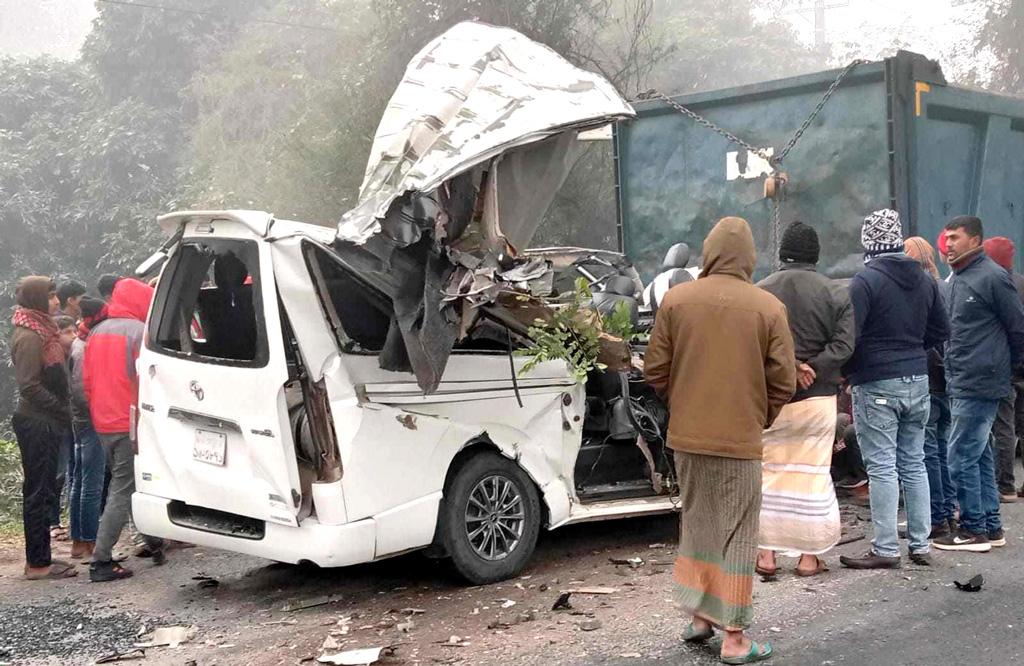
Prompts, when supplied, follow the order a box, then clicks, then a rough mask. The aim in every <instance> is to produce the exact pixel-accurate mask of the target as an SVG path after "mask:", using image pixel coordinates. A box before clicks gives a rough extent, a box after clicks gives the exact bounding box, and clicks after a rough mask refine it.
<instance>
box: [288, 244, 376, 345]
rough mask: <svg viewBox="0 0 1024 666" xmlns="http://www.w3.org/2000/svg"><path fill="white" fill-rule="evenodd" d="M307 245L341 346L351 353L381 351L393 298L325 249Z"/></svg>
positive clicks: (326, 311)
mask: <svg viewBox="0 0 1024 666" xmlns="http://www.w3.org/2000/svg"><path fill="white" fill-rule="evenodd" d="M305 248H306V249H305V254H306V264H307V266H308V267H309V271H310V276H311V277H312V278H313V284H315V285H316V286H317V294H318V296H319V297H320V303H321V305H322V306H323V308H324V315H325V316H326V317H327V320H328V321H329V322H330V324H331V328H332V329H333V330H334V335H335V337H336V338H337V340H338V346H339V347H340V348H341V350H342V351H344V352H349V353H367V354H377V353H380V351H381V350H382V349H384V343H385V341H386V340H387V336H388V329H389V328H390V326H391V317H392V308H391V302H390V301H389V300H388V298H387V297H386V296H384V295H383V294H380V293H379V292H377V291H376V290H374V289H372V288H370V287H369V286H367V285H366V284H365V283H364V282H362V281H361V280H359V279H358V278H357V277H356V276H355V275H354V274H353V273H352V272H351V271H350V270H349V269H348V268H346V267H344V266H343V265H342V264H341V263H340V262H338V261H337V260H336V259H335V258H334V257H332V256H331V255H330V254H328V253H327V252H325V251H324V250H323V249H321V248H319V247H317V246H315V245H313V244H307V245H306V246H305Z"/></svg>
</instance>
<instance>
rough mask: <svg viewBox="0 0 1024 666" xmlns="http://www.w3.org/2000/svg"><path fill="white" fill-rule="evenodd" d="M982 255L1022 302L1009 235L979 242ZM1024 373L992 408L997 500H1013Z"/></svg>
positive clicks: (1022, 279)
mask: <svg viewBox="0 0 1024 666" xmlns="http://www.w3.org/2000/svg"><path fill="white" fill-rule="evenodd" d="M982 247H984V248H985V254H987V255H988V257H989V258H990V259H991V260H992V261H994V262H996V263H997V264H999V265H1000V266H1001V267H1002V268H1004V269H1006V272H1007V273H1009V274H1010V279H1012V280H1013V286H1014V287H1016V288H1017V295H1018V296H1020V298H1021V302H1024V275H1021V274H1020V273H1016V272H1014V270H1013V255H1014V250H1015V247H1014V244H1013V241H1012V240H1010V239H1009V238H1005V237H1003V236H994V237H992V238H986V239H985V242H984V243H983V244H982ZM1022 417H1024V375H1022V374H1021V373H1020V372H1015V373H1013V379H1012V380H1011V384H1010V394H1009V395H1007V396H1006V397H1005V398H1003V399H1002V400H1001V401H1000V402H999V409H998V411H996V422H995V423H994V424H993V425H992V437H993V438H994V439H995V447H996V448H995V459H996V487H997V488H998V489H999V501H1000V502H1002V503H1005V504H1011V503H1013V502H1016V501H1017V487H1016V480H1015V479H1014V478H1013V465H1014V462H1015V460H1016V458H1017V438H1018V437H1019V436H1020V435H1021V434H1024V424H1022V422H1021V421H1022Z"/></svg>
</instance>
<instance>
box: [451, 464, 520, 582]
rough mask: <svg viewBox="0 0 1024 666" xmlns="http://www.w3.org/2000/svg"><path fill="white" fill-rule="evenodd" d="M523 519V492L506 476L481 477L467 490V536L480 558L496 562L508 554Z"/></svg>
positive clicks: (515, 540)
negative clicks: (471, 488) (470, 489)
mask: <svg viewBox="0 0 1024 666" xmlns="http://www.w3.org/2000/svg"><path fill="white" fill-rule="evenodd" d="M525 522H526V514H525V513H524V511H523V496H522V493H520V492H519V489H518V488H517V487H516V485H515V483H514V482H513V481H512V480H511V479H509V478H508V477H505V476H502V475H500V474H495V475H491V476H487V477H484V478H483V479H481V480H480V482H479V483H477V484H476V486H474V488H473V491H472V492H471V493H469V499H468V500H467V501H466V511H465V527H466V536H467V537H468V538H469V545H470V546H471V547H472V548H473V551H474V552H475V553H476V554H477V555H478V556H479V557H480V558H482V559H484V560H487V561H488V562H496V561H499V560H503V559H505V558H506V557H508V556H509V555H511V554H512V552H513V551H514V550H515V549H516V547H517V546H518V545H519V542H520V541H521V540H522V538H523V528H524V525H525Z"/></svg>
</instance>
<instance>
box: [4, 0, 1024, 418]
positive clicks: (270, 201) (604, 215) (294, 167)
mask: <svg viewBox="0 0 1024 666" xmlns="http://www.w3.org/2000/svg"><path fill="white" fill-rule="evenodd" d="M815 4H816V3H815V2H814V1H813V0H804V1H803V2H799V1H796V0H794V1H786V0H520V1H510V0H449V1H441V0H139V1H138V2H135V1H134V0H101V1H99V2H94V1H93V0H0V309H2V310H3V312H5V313H9V312H10V308H11V307H12V305H13V301H12V295H13V287H14V284H15V282H16V280H17V278H18V277H19V276H22V275H26V274H33V273H35V274H46V275H53V276H55V277H57V278H58V279H61V278H66V277H73V278H75V279H78V280H80V281H82V282H84V283H86V284H87V285H88V286H89V287H90V289H92V288H93V286H94V285H95V283H96V279H97V278H98V276H99V275H100V274H102V273H122V274H128V273H129V272H130V271H131V269H132V268H133V267H134V265H135V264H136V263H137V262H138V261H140V260H141V259H142V258H144V257H145V256H147V255H148V254H149V253H150V252H151V251H152V249H153V248H154V246H155V245H157V244H159V242H161V239H160V238H159V233H158V230H157V227H156V223H155V221H154V216H155V215H157V214H158V213H161V212H168V211H171V210H175V209H186V208H255V209H259V210H267V211H271V212H274V213H275V214H277V215H278V216H279V217H283V218H291V219H299V220H303V221H307V222H314V223H320V224H328V225H333V224H335V223H336V222H337V220H338V219H339V218H340V217H341V215H342V213H343V212H345V211H346V210H347V209H348V208H350V207H351V206H352V205H353V204H354V202H355V200H356V196H357V191H358V186H359V184H360V181H361V179H362V176H363V169H364V167H365V164H366V159H367V154H368V151H369V147H370V143H371V140H372V137H373V134H374V130H375V129H376V125H377V121H378V119H379V117H380V115H381V112H382V111H383V109H384V107H385V105H386V103H387V100H388V98H389V97H390V95H391V93H392V91H393V90H394V87H395V85H396V84H397V83H398V81H399V79H400V78H401V76H402V73H403V71H404V67H405V64H406V63H407V62H408V60H409V59H410V58H411V57H412V55H413V54H415V53H416V52H417V51H418V50H419V49H420V48H422V47H423V46H424V45H425V44H426V43H427V42H428V41H429V40H430V39H432V38H434V37H436V36H437V35H438V34H440V33H441V32H443V31H444V30H445V29H447V28H448V27H450V26H451V25H453V24H455V23H457V22H459V21H462V20H466V19H479V20H481V21H484V22H487V23H492V24H497V25H505V26H509V27H511V28H514V29H517V30H519V31H521V32H523V33H525V34H526V35H527V36H529V37H531V38H533V39H536V40H538V41H540V42H543V43H545V44H547V45H549V46H551V47H552V48H554V49H555V50H557V51H558V52H559V53H561V54H562V55H563V56H565V57H566V58H568V59H569V60H571V61H572V62H574V63H575V64H577V65H579V66H581V67H583V68H586V69H589V70H593V71H596V72H600V73H602V74H603V75H605V76H606V77H607V78H609V79H610V80H611V81H612V82H613V83H614V84H615V85H616V86H617V87H618V88H619V90H620V91H621V92H622V93H623V95H624V96H626V98H627V99H630V100H632V99H635V98H636V96H637V94H638V93H641V92H643V91H646V90H649V89H650V88H658V89H660V90H662V91H664V92H666V93H668V94H678V93H688V92H695V91H699V90H708V89H714V88H721V87H727V86H732V85H738V84H743V83H750V82H755V81H761V80H767V79H772V78H778V77H782V76H790V75H795V74H801V73H806V72H811V71H816V70H822V69H828V68H832V67H839V66H842V65H845V64H846V63H848V62H849V61H850V60H852V59H853V58H868V59H880V58H884V57H886V56H889V55H892V54H893V53H895V51H896V50H897V49H900V48H902V49H908V50H913V51H917V52H920V53H923V54H924V55H926V56H928V57H930V58H935V59H938V60H940V62H941V64H942V67H943V69H944V71H945V74H946V76H947V78H948V79H949V80H950V82H951V83H956V84H957V85H962V86H971V87H983V88H988V89H992V90H996V91H999V92H1004V93H1009V94H1020V93H1021V92H1024V86H1022V84H1021V81H1020V77H1019V72H1020V70H1021V65H1022V64H1024V55H1022V53H1024V51H1022V49H1024V21H1022V20H1024V0H979V1H976V2H964V1H963V0H954V1H952V2H951V1H950V0H889V1H885V0H832V1H829V2H824V3H821V4H823V5H824V6H825V7H826V9H824V10H823V11H818V12H816V11H815ZM730 129H733V130H735V131H740V130H742V128H730ZM794 129H795V128H794ZM613 185H614V175H613V172H612V161H611V145H610V142H594V143H593V144H592V145H591V146H590V147H589V148H588V152H587V154H586V155H585V157H584V158H583V159H582V160H581V162H580V164H579V165H578V166H577V168H576V169H575V170H574V172H573V174H572V175H571V176H570V178H569V180H568V181H567V183H566V186H565V187H564V188H563V191H562V193H561V194H560V196H559V197H558V199H557V200H556V201H555V203H554V204H553V205H552V208H551V210H550V211H549V213H548V216H547V219H546V220H545V222H544V224H543V225H542V227H541V233H540V234H539V236H538V238H537V239H536V240H535V245H545V244H569V245H585V246H590V247H614V245H615V207H614V189H613ZM0 321H2V323H0V346H2V351H3V354H4V355H5V356H6V353H7V352H6V344H7V338H8V335H9V317H7V316H5V317H3V318H2V320H0ZM3 379H4V380H6V381H2V383H0V419H5V418H6V417H7V416H8V415H9V413H10V410H11V407H12V405H13V399H14V395H15V387H14V385H13V381H11V380H10V374H9V371H7V369H6V368H3Z"/></svg>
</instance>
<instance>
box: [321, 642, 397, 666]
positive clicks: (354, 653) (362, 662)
mask: <svg viewBox="0 0 1024 666" xmlns="http://www.w3.org/2000/svg"><path fill="white" fill-rule="evenodd" d="M383 651H384V648H383V647H375V648H365V649H362V650H348V651H347V652H339V653H338V654H325V655H323V656H322V657H320V658H319V659H317V661H318V662H320V663H321V664H337V665H338V666H366V665H367V664H375V663H377V662H378V661H380V653H381V652H383Z"/></svg>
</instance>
